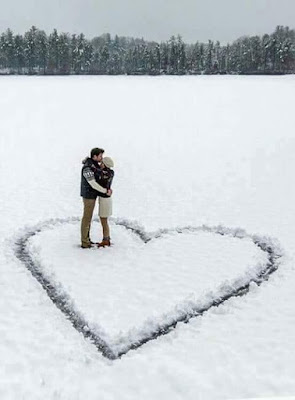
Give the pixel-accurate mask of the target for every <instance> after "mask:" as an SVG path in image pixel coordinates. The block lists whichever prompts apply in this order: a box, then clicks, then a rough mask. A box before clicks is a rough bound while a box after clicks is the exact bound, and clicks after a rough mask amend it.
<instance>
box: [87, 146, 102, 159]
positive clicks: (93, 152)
mask: <svg viewBox="0 0 295 400" xmlns="http://www.w3.org/2000/svg"><path fill="white" fill-rule="evenodd" d="M103 153H104V149H100V148H99V147H95V148H94V149H92V150H91V152H90V157H91V158H93V156H99V155H100V154H103Z"/></svg>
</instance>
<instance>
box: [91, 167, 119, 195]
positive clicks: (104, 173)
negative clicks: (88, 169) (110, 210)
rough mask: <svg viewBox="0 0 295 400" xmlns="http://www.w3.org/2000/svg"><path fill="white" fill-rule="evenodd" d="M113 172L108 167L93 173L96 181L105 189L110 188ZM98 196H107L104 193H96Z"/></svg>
mask: <svg viewBox="0 0 295 400" xmlns="http://www.w3.org/2000/svg"><path fill="white" fill-rule="evenodd" d="M114 175H115V172H114V171H113V170H112V169H110V168H107V167H105V168H103V169H99V170H97V171H96V173H95V180H96V182H97V183H98V184H99V185H100V186H102V187H103V188H105V189H111V186H112V182H113V178H114ZM97 194H98V196H99V197H109V196H108V195H107V194H104V193H100V192H98V193H97Z"/></svg>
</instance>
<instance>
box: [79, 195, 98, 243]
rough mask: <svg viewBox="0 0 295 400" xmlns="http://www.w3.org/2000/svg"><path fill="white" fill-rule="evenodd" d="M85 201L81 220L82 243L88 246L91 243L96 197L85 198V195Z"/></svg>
mask: <svg viewBox="0 0 295 400" xmlns="http://www.w3.org/2000/svg"><path fill="white" fill-rule="evenodd" d="M83 203H84V212H83V218H82V221H81V245H82V246H83V247H88V246H89V245H90V238H89V232H90V225H91V220H92V215H93V210H94V207H95V203H96V199H84V197H83Z"/></svg>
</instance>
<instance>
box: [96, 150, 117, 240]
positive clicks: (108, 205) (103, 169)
mask: <svg viewBox="0 0 295 400" xmlns="http://www.w3.org/2000/svg"><path fill="white" fill-rule="evenodd" d="M112 168H114V162H113V160H112V159H111V158H110V157H103V159H102V162H101V164H100V169H99V170H98V171H97V173H96V174H95V179H96V181H97V183H98V184H99V185H101V186H102V187H103V188H105V189H107V190H108V194H109V195H108V194H104V193H99V194H98V205H99V212H98V215H99V217H100V222H101V226H102V232H103V239H102V241H101V242H100V243H98V247H105V246H110V245H111V238H110V227H109V223H108V217H110V216H111V215H112V211H113V204H112V197H111V194H112V191H111V186H112V182H113V178H114V175H115V173H114V171H113V169H112Z"/></svg>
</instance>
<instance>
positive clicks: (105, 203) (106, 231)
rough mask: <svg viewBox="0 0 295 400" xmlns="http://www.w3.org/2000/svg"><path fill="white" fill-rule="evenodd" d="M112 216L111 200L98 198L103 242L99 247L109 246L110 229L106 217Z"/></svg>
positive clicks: (109, 198)
mask: <svg viewBox="0 0 295 400" xmlns="http://www.w3.org/2000/svg"><path fill="white" fill-rule="evenodd" d="M111 215H112V198H111V197H100V198H99V217H100V222H101V226H102V232H103V240H102V242H101V243H99V246H102V247H104V246H110V244H111V242H110V227H109V223H108V217H110V216H111Z"/></svg>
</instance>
